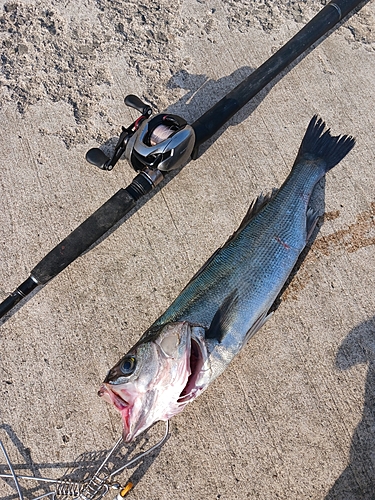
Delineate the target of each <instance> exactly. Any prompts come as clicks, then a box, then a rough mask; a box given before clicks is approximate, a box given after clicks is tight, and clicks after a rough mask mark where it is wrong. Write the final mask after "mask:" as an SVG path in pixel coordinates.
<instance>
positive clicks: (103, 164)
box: [86, 148, 113, 170]
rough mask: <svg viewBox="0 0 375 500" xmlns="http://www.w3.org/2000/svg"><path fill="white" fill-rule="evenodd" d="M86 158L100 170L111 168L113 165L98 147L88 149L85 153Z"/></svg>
mask: <svg viewBox="0 0 375 500" xmlns="http://www.w3.org/2000/svg"><path fill="white" fill-rule="evenodd" d="M86 160H87V161H88V162H89V163H91V165H95V166H96V167H99V168H101V169H102V170H112V168H113V165H110V160H111V159H110V158H109V157H108V156H107V155H106V154H105V153H103V151H102V150H101V149H99V148H92V149H89V150H88V151H87V153H86Z"/></svg>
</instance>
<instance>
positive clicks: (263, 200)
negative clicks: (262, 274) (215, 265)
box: [186, 188, 279, 286]
mask: <svg viewBox="0 0 375 500" xmlns="http://www.w3.org/2000/svg"><path fill="white" fill-rule="evenodd" d="M278 191H279V190H278V189H276V188H274V189H272V191H271V192H270V193H267V194H265V195H264V194H263V193H260V195H259V196H258V198H255V200H253V202H252V203H251V205H250V207H249V209H248V211H247V212H246V215H245V217H244V218H243V219H242V222H241V224H240V225H239V227H238V229H236V230H235V232H234V233H233V234H232V235H231V236H230V237H229V238H228V239H227V241H226V242H225V243H224V245H223V246H222V247H219V248H218V249H217V250H216V251H215V252H214V253H213V254H212V255H211V257H210V258H209V259H208V260H207V261H206V262H205V263H204V264H203V266H202V267H201V268H200V269H199V270H198V271H197V272H196V273H195V274H194V276H193V277H192V278H191V280H190V281H189V283H188V284H187V285H186V286H188V285H190V283H191V282H192V281H194V280H195V278H196V277H197V276H199V275H200V274H201V273H202V272H203V271H204V270H205V269H206V267H207V266H208V264H209V263H210V262H211V261H212V260H213V259H214V258H215V257H216V255H217V254H218V252H220V250H221V249H222V248H224V247H225V246H226V245H227V244H228V243H229V242H230V241H231V240H232V239H233V238H234V237H235V236H236V234H238V233H240V232H241V231H242V229H243V228H244V227H245V226H246V225H247V224H248V223H249V222H250V221H251V220H252V219H253V218H254V217H255V216H256V215H257V214H258V213H259V212H260V211H261V210H262V208H263V207H264V206H266V205H267V203H269V202H270V201H271V200H272V199H273V198H274V197H275V196H276V194H277V193H278Z"/></svg>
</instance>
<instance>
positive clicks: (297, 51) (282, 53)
mask: <svg viewBox="0 0 375 500" xmlns="http://www.w3.org/2000/svg"><path fill="white" fill-rule="evenodd" d="M362 1H363V0H333V1H331V2H330V3H328V4H327V5H326V6H325V7H324V8H323V9H322V10H321V11H319V12H318V14H316V16H314V17H313V18H312V19H311V20H310V21H309V22H308V23H307V24H306V26H304V27H303V28H302V29H301V30H300V31H299V32H298V33H297V34H296V35H295V36H294V37H293V38H291V39H290V40H289V42H287V43H286V44H285V45H283V46H282V47H281V48H280V49H279V50H278V51H277V52H275V54H273V55H272V56H271V57H270V58H269V59H267V61H265V62H264V63H263V64H262V65H261V66H259V68H257V69H256V70H255V71H253V73H251V75H249V76H248V77H247V78H246V79H245V80H243V82H241V83H240V84H239V85H237V87H236V88H234V89H233V90H232V91H231V92H229V94H227V95H226V96H224V97H223V98H222V99H221V100H220V101H219V102H217V103H216V104H215V105H214V106H213V107H212V108H210V109H209V110H208V111H206V113H204V115H202V116H201V117H200V118H198V119H197V120H196V121H195V122H194V123H193V125H192V127H193V129H194V132H195V136H196V141H195V145H194V151H193V155H192V157H193V159H195V158H196V157H197V156H198V148H199V146H200V145H201V144H203V143H204V142H206V141H207V140H208V139H209V138H210V137H212V136H213V135H214V134H215V133H216V132H217V131H218V130H220V129H221V127H222V126H223V125H224V124H225V123H227V122H228V120H230V118H232V116H233V115H235V114H236V113H237V112H238V111H239V110H240V109H241V108H242V107H243V106H245V104H247V103H248V102H249V101H250V100H251V99H252V98H253V97H255V96H256V94H258V92H260V91H261V90H262V89H263V88H264V87H265V86H266V85H268V84H269V83H270V82H271V81H272V80H273V79H274V78H275V77H276V76H277V75H279V74H280V73H281V72H282V71H283V70H284V69H285V68H286V67H287V66H289V64H291V63H292V62H293V61H295V60H296V59H297V57H299V56H300V55H301V54H303V52H305V50H306V49H308V48H309V47H310V46H311V45H313V44H314V43H315V42H316V41H317V40H319V38H321V37H322V36H323V35H324V34H326V33H327V32H328V31H329V30H330V29H332V27H333V26H335V24H337V23H338V22H339V21H340V20H341V19H343V18H344V17H345V16H346V15H347V14H349V12H351V11H352V10H353V9H355V7H357V6H358V5H359V4H360V3H361V2H362Z"/></svg>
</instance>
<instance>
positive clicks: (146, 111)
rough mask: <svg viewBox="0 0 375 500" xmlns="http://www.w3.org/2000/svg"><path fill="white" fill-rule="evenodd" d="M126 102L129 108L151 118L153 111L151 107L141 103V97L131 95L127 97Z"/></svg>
mask: <svg viewBox="0 0 375 500" xmlns="http://www.w3.org/2000/svg"><path fill="white" fill-rule="evenodd" d="M124 102H125V104H126V105H127V106H129V108H134V109H136V110H137V111H139V112H140V113H141V115H143V116H151V114H152V109H151V107H150V106H149V105H148V104H146V103H144V102H143V101H141V99H140V98H139V97H137V96H136V95H134V94H129V95H127V96H126V97H125V99H124Z"/></svg>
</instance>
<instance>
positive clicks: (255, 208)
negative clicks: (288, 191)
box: [224, 188, 279, 246]
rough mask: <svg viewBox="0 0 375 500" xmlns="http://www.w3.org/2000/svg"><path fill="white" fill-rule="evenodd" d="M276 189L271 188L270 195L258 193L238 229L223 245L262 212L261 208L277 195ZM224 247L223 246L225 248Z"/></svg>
mask: <svg viewBox="0 0 375 500" xmlns="http://www.w3.org/2000/svg"><path fill="white" fill-rule="evenodd" d="M278 191H279V190H278V189H276V188H273V189H272V191H271V192H270V193H267V194H263V193H260V195H259V196H258V198H255V200H253V202H252V203H251V205H250V207H249V210H248V211H247V212H246V214H245V217H244V218H243V219H242V221H241V224H240V225H239V227H238V229H236V231H235V232H234V233H233V234H232V235H231V236H230V237H229V238H228V240H227V241H226V243H225V245H226V244H227V243H228V242H229V241H231V240H232V239H233V238H234V237H235V236H236V235H237V234H238V233H240V232H241V231H242V229H243V228H244V227H245V226H246V225H247V224H248V223H249V222H250V221H251V220H252V219H254V217H255V216H256V215H258V214H259V212H260V211H261V210H262V208H263V207H265V206H266V205H267V203H269V202H270V201H271V200H272V199H273V198H274V197H275V196H276V194H277V193H278ZM225 245H224V246H225Z"/></svg>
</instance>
